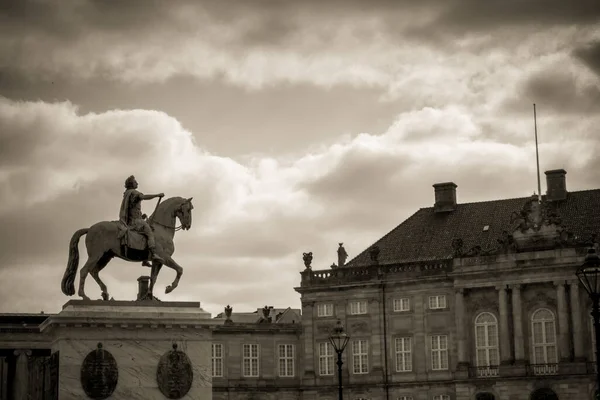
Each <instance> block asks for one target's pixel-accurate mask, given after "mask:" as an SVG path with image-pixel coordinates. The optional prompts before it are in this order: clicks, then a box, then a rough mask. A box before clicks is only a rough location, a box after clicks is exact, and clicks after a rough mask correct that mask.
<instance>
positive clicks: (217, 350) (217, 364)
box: [210, 343, 223, 378]
mask: <svg viewBox="0 0 600 400" xmlns="http://www.w3.org/2000/svg"><path fill="white" fill-rule="evenodd" d="M210 358H211V371H212V376H213V377H215V378H222V377H223V344H222V343H212V344H211V357H210Z"/></svg>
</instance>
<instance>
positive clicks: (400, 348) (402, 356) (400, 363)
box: [396, 337, 412, 372]
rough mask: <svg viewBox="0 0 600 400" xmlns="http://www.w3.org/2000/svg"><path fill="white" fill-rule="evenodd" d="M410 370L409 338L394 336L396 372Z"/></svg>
mask: <svg viewBox="0 0 600 400" xmlns="http://www.w3.org/2000/svg"><path fill="white" fill-rule="evenodd" d="M410 371H412V354H411V338H409V337H399V338H396V372H410Z"/></svg>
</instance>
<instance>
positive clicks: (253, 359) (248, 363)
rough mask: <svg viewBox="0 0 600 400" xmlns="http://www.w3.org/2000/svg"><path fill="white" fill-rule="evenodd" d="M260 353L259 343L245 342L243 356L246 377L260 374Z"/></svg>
mask: <svg viewBox="0 0 600 400" xmlns="http://www.w3.org/2000/svg"><path fill="white" fill-rule="evenodd" d="M258 355H259V349H258V345H257V344H245V345H244V347H243V351H242V356H243V374H244V376H246V377H257V376H258Z"/></svg>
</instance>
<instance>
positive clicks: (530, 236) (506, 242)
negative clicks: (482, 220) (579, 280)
mask: <svg viewBox="0 0 600 400" xmlns="http://www.w3.org/2000/svg"><path fill="white" fill-rule="evenodd" d="M510 223H511V224H512V225H515V224H516V228H515V230H514V231H513V232H512V233H510V232H509V231H507V230H504V231H502V236H501V237H500V238H498V239H496V242H497V246H496V247H492V248H489V249H484V248H482V247H481V246H480V245H475V246H473V247H471V248H469V249H468V250H465V249H464V242H463V239H462V238H455V239H453V240H452V245H451V246H452V254H453V256H454V257H478V256H491V255H497V254H507V253H514V252H517V251H519V250H525V249H527V248H538V249H541V248H562V247H568V246H577V245H585V244H587V245H589V243H590V239H587V240H582V238H576V237H575V235H574V234H573V233H572V232H570V231H569V230H568V229H566V228H565V227H564V226H563V225H562V219H561V218H560V216H559V215H558V213H557V212H556V209H555V205H554V204H553V203H552V202H547V201H541V202H540V201H539V200H538V197H537V196H532V197H531V198H529V199H528V200H527V201H526V202H525V204H524V205H523V208H522V209H521V210H519V211H514V212H513V213H512V214H511V217H510ZM595 236H596V235H592V242H593V243H595V242H596V239H595Z"/></svg>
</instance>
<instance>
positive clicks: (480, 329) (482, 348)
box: [475, 312, 500, 367]
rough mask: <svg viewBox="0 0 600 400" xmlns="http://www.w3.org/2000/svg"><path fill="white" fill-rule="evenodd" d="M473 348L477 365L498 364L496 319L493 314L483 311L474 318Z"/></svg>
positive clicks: (489, 365) (488, 365) (490, 365)
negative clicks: (475, 351)
mask: <svg viewBox="0 0 600 400" xmlns="http://www.w3.org/2000/svg"><path fill="white" fill-rule="evenodd" d="M475 348H476V350H477V353H476V357H477V366H478V367H492V366H497V365H498V364H500V363H499V355H498V321H497V320H496V317H495V316H494V314H491V313H489V312H484V313H481V314H479V315H478V316H477V318H475Z"/></svg>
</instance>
